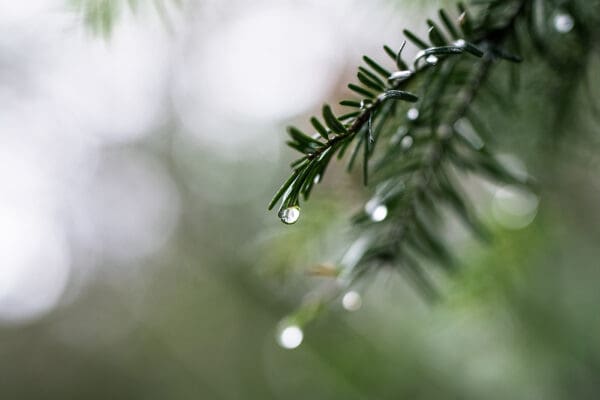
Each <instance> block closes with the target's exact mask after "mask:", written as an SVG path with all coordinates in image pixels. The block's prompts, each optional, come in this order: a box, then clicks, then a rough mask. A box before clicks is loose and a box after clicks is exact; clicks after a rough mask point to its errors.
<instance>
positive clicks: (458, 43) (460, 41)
mask: <svg viewBox="0 0 600 400" xmlns="http://www.w3.org/2000/svg"><path fill="white" fill-rule="evenodd" d="M454 45H455V46H456V47H460V48H461V49H464V48H465V47H467V42H465V41H464V40H463V39H458V40H457V41H456V42H454Z"/></svg>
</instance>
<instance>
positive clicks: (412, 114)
mask: <svg viewBox="0 0 600 400" xmlns="http://www.w3.org/2000/svg"><path fill="white" fill-rule="evenodd" d="M406 118H408V119H409V120H411V121H416V120H417V119H418V118H419V109H418V108H414V107H412V108H409V109H408V111H407V112H406Z"/></svg>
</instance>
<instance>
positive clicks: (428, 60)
mask: <svg viewBox="0 0 600 400" xmlns="http://www.w3.org/2000/svg"><path fill="white" fill-rule="evenodd" d="M438 61H439V58H437V57H436V56H434V55H433V54H431V55H429V56H427V58H426V59H425V62H426V63H427V64H429V65H435V64H437V63H438Z"/></svg>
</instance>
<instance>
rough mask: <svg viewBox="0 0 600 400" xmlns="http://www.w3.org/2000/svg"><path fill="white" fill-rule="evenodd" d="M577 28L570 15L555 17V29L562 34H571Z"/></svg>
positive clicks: (560, 14) (562, 14)
mask: <svg viewBox="0 0 600 400" xmlns="http://www.w3.org/2000/svg"><path fill="white" fill-rule="evenodd" d="M574 26H575V21H574V20H573V17H572V16H571V15H570V14H567V13H558V14H556V15H555V16H554V28H555V29H556V30H557V31H558V32H560V33H569V32H571V30H572V29H573V27H574Z"/></svg>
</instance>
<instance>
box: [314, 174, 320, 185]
mask: <svg viewBox="0 0 600 400" xmlns="http://www.w3.org/2000/svg"><path fill="white" fill-rule="evenodd" d="M319 182H321V174H317V175H315V179H313V183H314V184H315V185H316V184H317V183H319Z"/></svg>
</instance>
